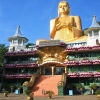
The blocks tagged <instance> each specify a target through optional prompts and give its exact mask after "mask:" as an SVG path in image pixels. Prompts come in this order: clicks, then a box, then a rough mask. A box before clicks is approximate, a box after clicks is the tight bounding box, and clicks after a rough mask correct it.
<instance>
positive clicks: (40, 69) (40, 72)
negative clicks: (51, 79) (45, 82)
mask: <svg viewBox="0 0 100 100" xmlns="http://www.w3.org/2000/svg"><path fill="white" fill-rule="evenodd" d="M40 74H41V75H42V68H41V67H40Z"/></svg>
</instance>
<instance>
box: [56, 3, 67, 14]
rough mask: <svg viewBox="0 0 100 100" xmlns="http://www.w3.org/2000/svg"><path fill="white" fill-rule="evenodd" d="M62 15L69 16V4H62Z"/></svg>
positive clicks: (60, 4)
mask: <svg viewBox="0 0 100 100" xmlns="http://www.w3.org/2000/svg"><path fill="white" fill-rule="evenodd" d="M58 11H59V13H60V14H69V5H68V3H67V2H60V3H59V6H58Z"/></svg>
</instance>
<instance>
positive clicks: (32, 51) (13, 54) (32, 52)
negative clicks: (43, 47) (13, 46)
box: [5, 50, 36, 56]
mask: <svg viewBox="0 0 100 100" xmlns="http://www.w3.org/2000/svg"><path fill="white" fill-rule="evenodd" d="M30 54H36V50H31V51H16V52H7V53H6V54H5V56H16V55H30Z"/></svg>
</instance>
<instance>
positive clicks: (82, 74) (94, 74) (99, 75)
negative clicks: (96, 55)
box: [68, 72, 100, 78]
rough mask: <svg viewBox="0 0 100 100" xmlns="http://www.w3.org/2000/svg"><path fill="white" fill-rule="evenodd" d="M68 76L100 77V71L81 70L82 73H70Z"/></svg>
mask: <svg viewBox="0 0 100 100" xmlns="http://www.w3.org/2000/svg"><path fill="white" fill-rule="evenodd" d="M68 77H72V78H75V77H76V78H78V77H100V72H80V73H68Z"/></svg>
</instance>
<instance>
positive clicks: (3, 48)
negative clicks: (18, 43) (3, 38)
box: [0, 44, 8, 72]
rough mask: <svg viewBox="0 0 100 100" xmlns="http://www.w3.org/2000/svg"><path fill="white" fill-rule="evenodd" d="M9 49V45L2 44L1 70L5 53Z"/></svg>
mask: <svg viewBox="0 0 100 100" xmlns="http://www.w3.org/2000/svg"><path fill="white" fill-rule="evenodd" d="M7 51H8V47H6V46H5V44H0V72H1V70H2V66H3V64H4V59H5V57H4V55H5V53H6V52H7Z"/></svg>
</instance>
